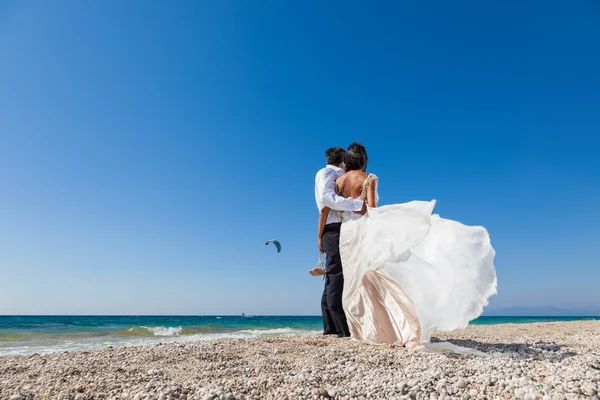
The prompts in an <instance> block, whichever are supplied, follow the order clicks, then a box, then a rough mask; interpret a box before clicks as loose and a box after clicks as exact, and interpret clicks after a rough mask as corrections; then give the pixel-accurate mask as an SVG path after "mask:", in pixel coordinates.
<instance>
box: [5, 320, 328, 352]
mask: <svg viewBox="0 0 600 400" xmlns="http://www.w3.org/2000/svg"><path fill="white" fill-rule="evenodd" d="M142 329H143V330H144V331H145V332H147V334H146V335H140V334H139V333H137V334H136V333H134V332H135V331H136V330H137V331H138V332H140V331H141V330H142ZM129 331H130V332H132V334H130V335H122V336H104V337H97V338H86V339H79V340H60V341H58V342H53V343H47V342H46V343H42V342H38V343H30V345H29V346H23V345H21V346H10V345H9V346H6V347H4V348H3V347H1V346H0V356H6V355H19V354H20V355H22V354H33V353H39V354H48V353H54V352H62V351H82V350H100V349H104V348H106V347H108V346H114V347H131V346H144V345H153V344H158V343H159V342H160V343H190V342H196V341H210V340H217V339H253V338H259V337H265V336H267V337H268V336H288V335H312V334H317V333H319V331H317V330H308V329H294V328H289V327H287V328H273V329H242V330H237V331H231V332H214V333H194V334H188V335H186V334H185V333H184V334H181V332H182V330H181V327H170V328H169V327H162V326H161V327H157V326H150V327H140V326H136V327H132V328H130V330H129ZM126 332H127V331H126ZM127 336H129V337H127ZM109 338H110V339H109Z"/></svg>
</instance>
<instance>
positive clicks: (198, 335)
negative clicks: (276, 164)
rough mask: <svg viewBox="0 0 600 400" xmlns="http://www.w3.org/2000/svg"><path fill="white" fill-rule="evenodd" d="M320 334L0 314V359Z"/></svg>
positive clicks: (260, 326) (284, 328)
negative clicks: (172, 343) (13, 356)
mask: <svg viewBox="0 0 600 400" xmlns="http://www.w3.org/2000/svg"><path fill="white" fill-rule="evenodd" d="M585 319H592V318H590V317H480V318H478V319H477V320H475V321H473V322H472V324H474V325H481V324H487V325H492V324H506V323H516V324H519V323H531V322H551V321H575V320H585ZM321 330H322V324H321V317H320V316H281V317H277V316H246V317H241V316H0V356H3V355H14V354H32V353H40V354H41V353H51V352H56V351H73V350H93V349H101V348H106V347H108V346H136V345H143V344H152V343H159V342H162V343H166V342H175V341H178V342H182V341H195V340H210V339H217V338H240V339H241V338H252V337H260V336H269V335H282V334H283V335H285V334H314V333H319V332H321Z"/></svg>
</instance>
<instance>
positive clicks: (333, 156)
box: [325, 147, 346, 166]
mask: <svg viewBox="0 0 600 400" xmlns="http://www.w3.org/2000/svg"><path fill="white" fill-rule="evenodd" d="M345 155H346V150H344V149H342V148H341V147H332V148H330V149H327V151H326V152H325V156H326V157H327V164H329V165H335V166H338V165H340V164H341V163H343V162H344V156H345Z"/></svg>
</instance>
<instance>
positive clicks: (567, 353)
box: [0, 320, 600, 400]
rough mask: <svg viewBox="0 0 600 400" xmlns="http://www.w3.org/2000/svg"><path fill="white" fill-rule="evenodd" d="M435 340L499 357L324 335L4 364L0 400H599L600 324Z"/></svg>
mask: <svg viewBox="0 0 600 400" xmlns="http://www.w3.org/2000/svg"><path fill="white" fill-rule="evenodd" d="M434 338H437V339H439V340H450V341H451V342H452V343H454V344H458V345H460V346H465V347H472V348H476V349H478V350H480V351H483V352H485V353H488V354H493V353H499V355H501V357H486V358H484V357H477V356H456V355H444V354H434V353H424V352H409V351H407V350H406V349H405V348H403V347H400V348H398V347H389V346H371V345H366V344H362V343H358V342H355V341H351V340H348V339H337V338H331V337H323V336H321V335H285V336H273V337H260V338H250V339H214V340H208V341H198V342H186V343H170V344H162V345H144V346H138V347H114V348H107V349H103V350H93V351H74V352H64V353H51V354H46V355H20V356H19V355H17V356H3V357H0V399H10V398H11V396H15V397H14V399H17V398H18V397H16V396H19V395H21V396H23V397H22V398H23V399H26V398H31V396H35V398H36V399H40V398H41V399H47V398H48V399H49V398H52V399H56V400H60V399H65V400H66V399H69V397H71V398H73V399H75V400H83V399H157V398H158V399H162V400H167V399H172V400H173V399H180V400H191V399H198V400H205V399H206V400H209V399H215V398H216V399H220V398H223V399H228V400H231V399H288V400H292V399H315V398H317V399H318V398H326V397H328V396H329V397H331V398H337V399H352V398H355V399H360V398H361V397H362V398H364V399H367V398H369V399H392V398H394V399H395V398H399V399H401V398H425V397H426V398H428V399H429V398H436V399H440V400H441V399H450V398H461V399H462V398H474V399H477V398H480V399H484V398H498V399H511V398H522V399H532V400H533V399H538V398H539V399H543V400H549V399H579V398H598V389H600V387H599V386H600V356H596V355H594V354H593V353H594V352H595V353H600V321H597V320H593V321H592V320H585V321H573V322H538V323H532V324H502V325H501V324H496V325H470V326H468V327H467V328H465V329H461V330H457V331H454V332H449V333H436V334H435V335H434ZM432 341H435V339H433V340H432ZM496 355H498V354H496ZM411 396H412V397H411ZM432 396H433V397H432Z"/></svg>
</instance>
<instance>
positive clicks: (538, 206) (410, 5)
mask: <svg viewBox="0 0 600 400" xmlns="http://www.w3.org/2000/svg"><path fill="white" fill-rule="evenodd" d="M598 43H600V5H599V3H598V2H597V1H595V0H587V1H586V0H583V1H578V2H564V1H553V0H550V1H548V0H544V1H529V2H501V1H494V2H487V1H485V2H482V1H458V2H447V1H435V2H426V3H423V2H378V3H377V4H370V3H367V2H355V1H350V2H348V1H343V2H342V1H340V2H325V3H324V2H320V1H319V2H318V1H297V2H287V1H285V2H283V1H267V0H265V1H260V2H256V1H225V0H222V1H178V2H156V1H127V2H121V1H102V2H89V1H88V2H80V1H60V2H43V1H28V2H22V1H3V2H1V3H0V58H1V59H0V313H50V314H55V313H112V314H115V313H118V314H121V313H125V314H127V313H151V314H164V313H175V314H177V313H184V314H208V313H211V314H212V313H216V314H221V313H231V314H238V313H241V312H246V313H247V314H252V313H254V314H318V313H319V312H320V308H319V302H320V293H321V290H322V282H321V281H320V280H319V279H317V278H313V277H310V276H309V275H308V273H307V272H306V271H307V270H308V269H310V268H312V267H314V265H315V263H316V261H317V258H318V252H317V247H316V224H317V218H318V213H317V209H316V205H315V202H314V197H313V196H314V195H313V184H314V174H315V173H316V171H317V170H318V169H319V168H321V167H322V166H323V165H324V163H325V159H324V150H325V149H326V148H327V147H330V146H334V145H340V146H347V145H348V144H350V143H351V142H352V141H354V140H360V141H362V142H363V143H364V144H365V145H366V147H367V150H368V152H369V169H370V170H371V171H372V172H375V173H377V174H378V175H379V177H380V179H381V184H380V195H381V202H382V203H383V204H389V203H397V202H405V201H409V200H412V199H421V200H430V199H437V200H438V206H437V208H436V212H437V213H439V214H440V215H442V216H443V217H447V218H452V219H457V220H459V221H461V222H464V223H466V224H473V225H484V226H485V227H487V228H488V230H489V232H490V235H491V238H492V243H493V245H494V247H495V248H496V251H497V258H496V268H497V272H498V280H499V295H498V296H496V297H495V298H494V300H493V302H492V306H495V307H507V306H539V305H556V306H567V307H579V306H585V305H596V306H600V296H599V295H598V284H599V282H600V268H599V267H600V264H599V262H598V251H599V249H598V243H599V242H600V229H599V226H600V224H599V223H600V212H599V207H598V205H599V204H600V160H599V156H598V154H599V150H600V139H599V137H598V136H599V134H600V73H599V71H600V52H599V51H598ZM271 238H277V239H279V240H280V241H281V243H282V244H283V250H282V252H281V253H280V254H276V253H275V250H274V249H273V248H271V247H266V246H265V244H264V242H265V240H266V239H271Z"/></svg>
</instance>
